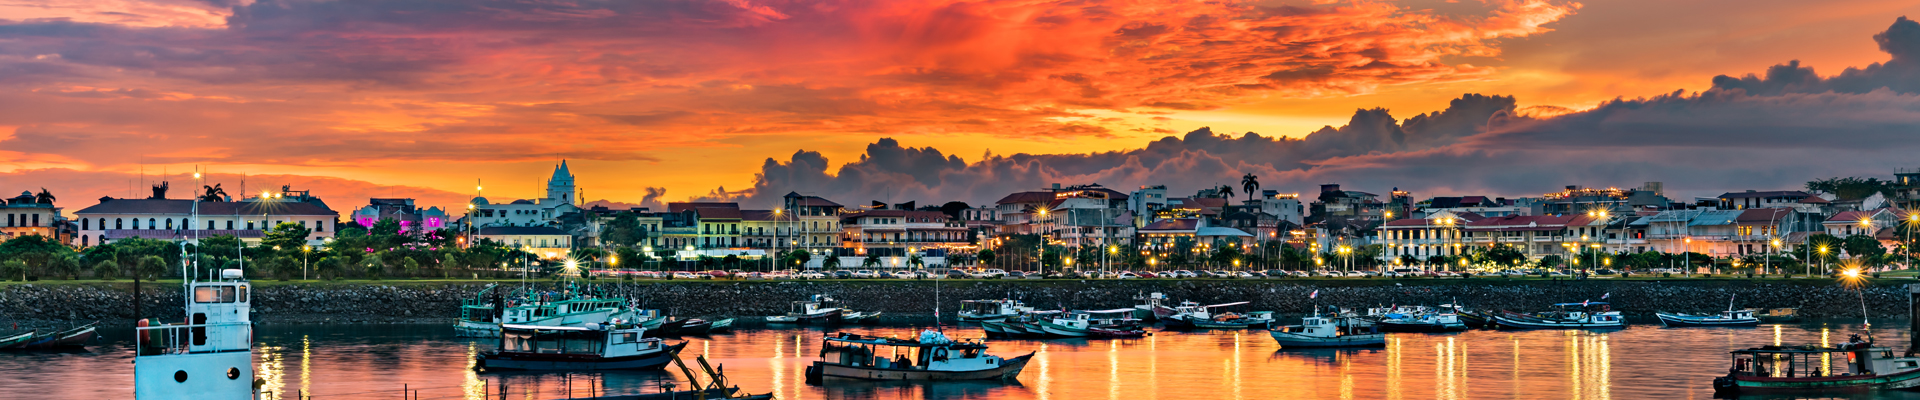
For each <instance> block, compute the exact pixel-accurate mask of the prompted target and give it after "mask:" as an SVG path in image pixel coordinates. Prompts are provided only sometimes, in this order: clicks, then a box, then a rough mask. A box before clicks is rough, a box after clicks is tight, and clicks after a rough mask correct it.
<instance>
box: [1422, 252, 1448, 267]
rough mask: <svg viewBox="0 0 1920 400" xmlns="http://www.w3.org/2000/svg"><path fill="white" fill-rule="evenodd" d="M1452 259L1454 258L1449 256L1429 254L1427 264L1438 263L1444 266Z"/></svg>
mask: <svg viewBox="0 0 1920 400" xmlns="http://www.w3.org/2000/svg"><path fill="white" fill-rule="evenodd" d="M1452 261H1453V260H1449V259H1447V256H1443V255H1439V254H1435V255H1430V256H1427V265H1438V266H1441V267H1443V268H1444V267H1446V266H1447V265H1448V263H1450V262H1452Z"/></svg>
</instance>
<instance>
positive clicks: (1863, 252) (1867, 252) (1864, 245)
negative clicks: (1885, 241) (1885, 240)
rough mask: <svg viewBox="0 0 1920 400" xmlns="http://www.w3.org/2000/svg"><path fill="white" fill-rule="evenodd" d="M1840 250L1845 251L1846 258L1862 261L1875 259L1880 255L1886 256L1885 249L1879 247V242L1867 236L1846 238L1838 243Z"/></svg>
mask: <svg viewBox="0 0 1920 400" xmlns="http://www.w3.org/2000/svg"><path fill="white" fill-rule="evenodd" d="M1840 248H1842V249H1845V250H1846V251H1847V255H1848V256H1852V257H1854V258H1860V259H1862V260H1868V259H1872V258H1877V257H1879V256H1880V255H1882V254H1887V248H1886V247H1882V246H1880V241H1879V240H1877V239H1874V238H1873V237H1872V236H1867V235H1850V236H1847V238H1846V239H1843V240H1842V241H1841V242H1840Z"/></svg>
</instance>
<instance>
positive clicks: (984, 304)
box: [960, 299, 1033, 317]
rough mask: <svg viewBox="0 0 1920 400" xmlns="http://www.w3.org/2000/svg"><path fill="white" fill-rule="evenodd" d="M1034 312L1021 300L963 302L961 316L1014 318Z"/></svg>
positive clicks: (961, 303)
mask: <svg viewBox="0 0 1920 400" xmlns="http://www.w3.org/2000/svg"><path fill="white" fill-rule="evenodd" d="M1029 311H1033V307H1027V306H1026V304H1022V303H1021V302H1020V301H1019V300H1010V299H1001V300H961V301H960V315H961V316H970V317H985V316H1012V315H1019V314H1022V313H1025V312H1029Z"/></svg>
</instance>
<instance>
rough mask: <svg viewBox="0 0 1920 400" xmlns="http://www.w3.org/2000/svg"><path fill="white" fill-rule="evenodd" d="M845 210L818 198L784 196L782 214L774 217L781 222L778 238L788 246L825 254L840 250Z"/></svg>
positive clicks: (838, 205)
mask: <svg viewBox="0 0 1920 400" xmlns="http://www.w3.org/2000/svg"><path fill="white" fill-rule="evenodd" d="M844 209H845V207H844V206H841V205H840V203H835V202H833V201H831V200H827V199H825V198H821V197H819V196H807V195H802V194H800V193H797V192H788V193H787V195H786V196H781V198H780V213H779V214H777V215H775V217H776V218H777V219H779V220H780V224H779V227H780V230H779V232H778V234H777V235H778V236H780V237H782V238H783V240H786V241H787V243H788V244H789V245H792V246H798V247H799V248H801V249H806V250H808V251H818V252H821V253H824V252H825V251H827V250H829V249H833V248H835V247H839V246H840V235H841V233H842V232H841V231H842V229H841V227H840V213H841V212H842V210H844ZM784 238H790V239H784Z"/></svg>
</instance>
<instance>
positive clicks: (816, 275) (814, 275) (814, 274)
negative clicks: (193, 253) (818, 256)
mask: <svg viewBox="0 0 1920 400" xmlns="http://www.w3.org/2000/svg"><path fill="white" fill-rule="evenodd" d="M793 277H795V278H800V279H827V274H823V273H820V272H819V271H807V272H801V273H798V274H793Z"/></svg>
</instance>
